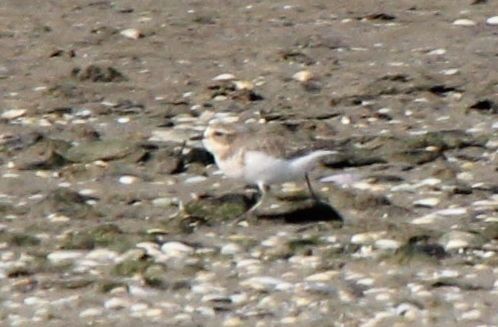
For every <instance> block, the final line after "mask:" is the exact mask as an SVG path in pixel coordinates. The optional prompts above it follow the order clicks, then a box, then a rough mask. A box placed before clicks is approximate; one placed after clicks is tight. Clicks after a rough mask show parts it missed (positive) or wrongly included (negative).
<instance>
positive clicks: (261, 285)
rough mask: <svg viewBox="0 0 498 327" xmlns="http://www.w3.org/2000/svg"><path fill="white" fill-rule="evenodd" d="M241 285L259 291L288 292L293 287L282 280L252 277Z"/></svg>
mask: <svg viewBox="0 0 498 327" xmlns="http://www.w3.org/2000/svg"><path fill="white" fill-rule="evenodd" d="M240 285H241V286H242V287H247V288H252V289H254V290H257V291H273V290H288V289H291V288H292V287H293V286H292V284H290V283H287V282H285V281H283V280H281V279H278V278H274V277H268V276H260V277H251V278H249V279H246V280H244V281H242V282H241V283H240Z"/></svg>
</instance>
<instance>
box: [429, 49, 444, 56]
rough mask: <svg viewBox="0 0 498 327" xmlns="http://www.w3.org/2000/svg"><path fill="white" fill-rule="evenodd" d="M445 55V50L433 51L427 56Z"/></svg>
mask: <svg viewBox="0 0 498 327" xmlns="http://www.w3.org/2000/svg"><path fill="white" fill-rule="evenodd" d="M445 53H446V49H434V50H432V51H429V52H428V53H427V54H428V55H431V56H441V55H444V54H445Z"/></svg>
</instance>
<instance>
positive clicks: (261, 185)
mask: <svg viewBox="0 0 498 327" xmlns="http://www.w3.org/2000/svg"><path fill="white" fill-rule="evenodd" d="M258 189H259V193H260V197H259V200H258V202H256V204H255V205H253V206H252V207H251V209H249V211H248V212H254V210H256V208H257V207H259V206H260V205H261V204H262V203H263V202H264V199H265V198H266V193H267V192H268V191H269V190H270V187H269V186H268V185H266V184H265V183H262V182H258Z"/></svg>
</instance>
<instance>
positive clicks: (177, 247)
mask: <svg viewBox="0 0 498 327" xmlns="http://www.w3.org/2000/svg"><path fill="white" fill-rule="evenodd" d="M161 251H162V252H163V253H165V254H167V255H169V256H174V257H183V256H187V255H190V254H192V253H194V248H193V247H191V246H188V245H186V244H183V243H180V242H167V243H164V244H163V245H162V246H161Z"/></svg>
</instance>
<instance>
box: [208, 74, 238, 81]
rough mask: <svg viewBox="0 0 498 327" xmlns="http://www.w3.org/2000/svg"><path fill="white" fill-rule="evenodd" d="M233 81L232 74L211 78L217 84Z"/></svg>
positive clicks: (233, 76)
mask: <svg viewBox="0 0 498 327" xmlns="http://www.w3.org/2000/svg"><path fill="white" fill-rule="evenodd" d="M234 79H235V75H233V74H228V73H225V74H220V75H217V76H215V77H213V81H218V82H223V81H232V80H234Z"/></svg>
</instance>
